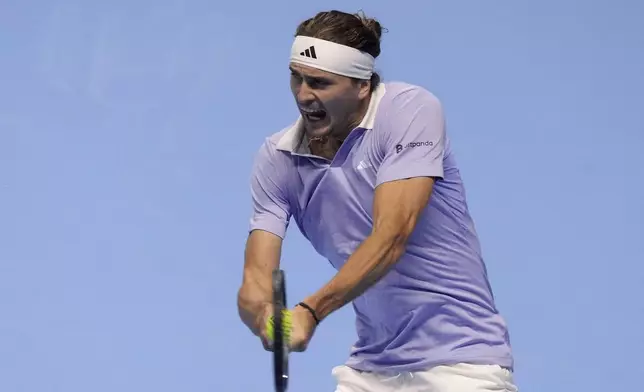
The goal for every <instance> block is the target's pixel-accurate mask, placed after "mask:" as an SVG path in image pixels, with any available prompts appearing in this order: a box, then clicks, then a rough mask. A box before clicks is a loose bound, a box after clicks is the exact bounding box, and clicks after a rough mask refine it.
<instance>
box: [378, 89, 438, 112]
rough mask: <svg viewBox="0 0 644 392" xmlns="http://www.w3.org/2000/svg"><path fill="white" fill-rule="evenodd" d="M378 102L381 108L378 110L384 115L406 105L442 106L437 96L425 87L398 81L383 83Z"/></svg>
mask: <svg viewBox="0 0 644 392" xmlns="http://www.w3.org/2000/svg"><path fill="white" fill-rule="evenodd" d="M380 104H381V108H380V109H383V110H379V112H380V113H382V114H383V115H385V116H387V115H396V114H397V111H396V110H395V109H401V108H405V107H408V106H414V107H420V106H425V107H429V108H441V106H442V103H441V101H440V100H439V98H438V97H437V96H436V95H435V94H434V93H433V92H431V91H429V90H428V89H427V88H425V87H422V86H419V85H415V84H411V83H405V82H399V81H393V82H386V83H385V94H384V95H383V97H382V100H381V103H380ZM392 109H394V110H392Z"/></svg>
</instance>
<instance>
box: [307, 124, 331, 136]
mask: <svg viewBox="0 0 644 392" xmlns="http://www.w3.org/2000/svg"><path fill="white" fill-rule="evenodd" d="M305 129H306V134H307V135H308V136H309V137H322V136H329V135H330V134H331V131H332V129H331V126H330V125H325V126H321V127H311V126H307V127H306V128H305Z"/></svg>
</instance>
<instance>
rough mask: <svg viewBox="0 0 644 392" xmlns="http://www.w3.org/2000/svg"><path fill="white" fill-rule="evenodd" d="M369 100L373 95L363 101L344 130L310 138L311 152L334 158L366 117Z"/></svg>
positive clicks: (330, 158)
mask: <svg viewBox="0 0 644 392" xmlns="http://www.w3.org/2000/svg"><path fill="white" fill-rule="evenodd" d="M369 102H371V95H370V96H369V97H368V98H367V99H365V100H364V102H362V103H361V105H360V108H359V109H358V111H356V113H355V115H354V116H352V118H351V119H350V120H349V122H348V124H347V126H346V127H343V128H342V131H340V132H332V133H331V135H329V136H321V137H316V138H310V139H309V149H310V150H311V153H312V154H314V155H318V156H321V157H323V158H326V159H329V160H332V159H333V158H334V157H335V154H336V153H337V152H338V150H339V149H340V146H342V143H344V140H345V139H346V138H347V137H348V136H349V134H350V133H351V131H353V130H354V129H355V128H356V127H357V126H358V125H360V123H361V122H362V120H363V119H364V116H365V115H366V114H367V110H368V109H369Z"/></svg>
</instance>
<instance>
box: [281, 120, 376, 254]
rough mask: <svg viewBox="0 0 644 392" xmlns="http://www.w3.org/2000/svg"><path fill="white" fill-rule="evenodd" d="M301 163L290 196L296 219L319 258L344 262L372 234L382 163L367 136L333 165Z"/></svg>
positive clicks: (304, 160)
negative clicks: (320, 255)
mask: <svg viewBox="0 0 644 392" xmlns="http://www.w3.org/2000/svg"><path fill="white" fill-rule="evenodd" d="M294 159H295V160H296V162H295V168H296V170H294V172H293V177H294V178H293V179H292V181H293V182H292V185H293V186H292V187H291V189H292V193H291V195H289V202H290V204H291V210H292V211H293V219H294V220H295V222H296V223H297V225H298V227H299V229H300V231H301V232H302V234H303V235H304V236H305V237H306V238H307V239H308V240H309V241H310V242H311V244H312V245H313V246H314V248H315V249H316V250H317V251H318V253H320V254H322V255H323V256H325V257H327V258H328V259H329V260H331V261H332V263H333V264H336V263H335V262H333V260H336V261H337V262H338V263H340V262H341V261H342V260H343V259H344V258H345V257H348V255H349V254H351V253H352V252H353V250H354V249H355V247H356V246H357V245H359V243H360V242H362V241H363V240H364V239H365V238H366V236H367V235H369V233H370V232H371V227H372V224H373V218H372V217H373V215H372V205H373V196H374V190H375V185H376V181H377V173H378V169H379V167H380V164H381V162H382V157H381V156H380V153H379V151H378V147H377V144H376V143H374V141H373V140H372V137H371V135H369V134H368V133H365V132H363V133H361V134H359V135H356V136H355V137H354V138H351V139H347V140H346V141H345V143H344V144H343V145H342V146H341V148H340V150H339V151H338V153H337V154H336V156H335V158H334V160H333V161H331V162H328V161H324V160H317V159H315V158H309V157H302V156H298V157H294Z"/></svg>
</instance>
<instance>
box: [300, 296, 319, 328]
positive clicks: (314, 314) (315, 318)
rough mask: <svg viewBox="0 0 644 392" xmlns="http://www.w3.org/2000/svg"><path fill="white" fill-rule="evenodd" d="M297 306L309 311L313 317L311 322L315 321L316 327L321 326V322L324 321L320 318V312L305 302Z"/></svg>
mask: <svg viewBox="0 0 644 392" xmlns="http://www.w3.org/2000/svg"><path fill="white" fill-rule="evenodd" d="M295 306H299V307H300V308H302V309H304V310H305V311H307V312H308V313H309V316H310V317H311V320H313V322H314V323H315V325H316V326H317V325H319V324H320V321H322V320H321V319H320V317H319V316H318V312H317V311H316V310H315V308H314V307H313V306H311V305H309V304H308V303H306V302H305V301H302V302H300V303H298V304H297V305H295Z"/></svg>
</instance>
